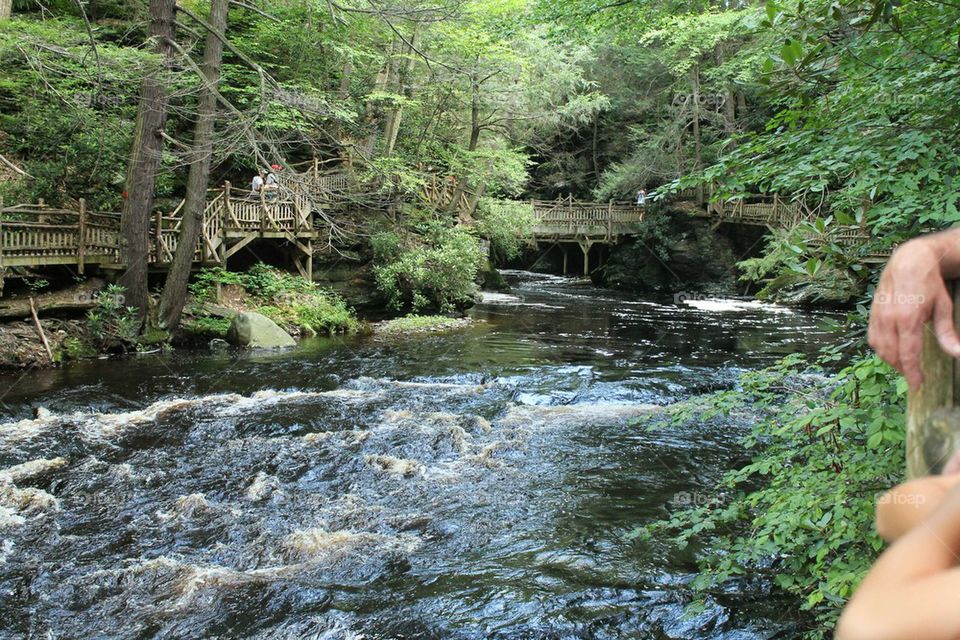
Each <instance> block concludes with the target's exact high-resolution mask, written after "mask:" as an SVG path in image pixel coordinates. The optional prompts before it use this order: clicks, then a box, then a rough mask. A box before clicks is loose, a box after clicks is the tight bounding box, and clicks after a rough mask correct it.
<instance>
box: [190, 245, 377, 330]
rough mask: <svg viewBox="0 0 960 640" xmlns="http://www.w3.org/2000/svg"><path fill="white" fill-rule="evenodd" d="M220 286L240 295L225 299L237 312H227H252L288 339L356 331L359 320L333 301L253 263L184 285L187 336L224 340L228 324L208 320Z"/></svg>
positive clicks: (332, 297) (303, 283)
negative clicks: (187, 299) (186, 288)
mask: <svg viewBox="0 0 960 640" xmlns="http://www.w3.org/2000/svg"><path fill="white" fill-rule="evenodd" d="M224 286H227V287H231V286H232V287H234V288H235V289H234V291H236V292H239V293H241V295H240V296H233V297H231V298H230V303H232V304H233V305H234V306H236V307H240V308H232V309H229V311H234V312H236V311H241V310H250V311H256V312H258V313H261V314H263V315H265V316H267V317H268V318H270V319H271V320H273V321H274V322H276V323H277V324H278V325H280V326H281V327H283V328H284V329H286V330H287V331H288V332H290V333H292V334H294V335H308V336H314V335H334V334H338V333H355V332H356V331H358V330H359V329H360V328H361V323H360V321H359V320H358V319H357V318H356V316H355V315H354V314H353V312H352V311H351V310H350V309H349V308H348V307H347V304H346V303H345V302H344V301H343V300H342V299H341V298H340V297H339V296H337V295H335V294H333V293H331V292H328V291H324V290H322V289H320V288H319V287H318V286H317V285H316V284H315V283H313V282H309V281H308V280H306V279H305V278H303V277H301V276H297V275H293V274H290V273H287V272H285V271H282V270H280V269H276V268H273V267H270V266H267V265H265V264H263V263H259V264H256V265H254V266H253V267H251V268H250V269H249V270H248V271H246V272H243V273H237V272H233V271H227V270H225V269H223V268H219V267H217V268H212V269H204V270H203V271H201V272H200V273H199V274H197V276H196V278H195V279H194V282H193V283H192V284H191V285H190V293H191V294H192V304H191V305H190V308H189V313H190V316H191V319H190V320H188V321H187V323H186V325H185V328H186V329H187V330H188V331H190V332H192V333H195V334H199V335H203V336H207V337H217V338H224V337H226V334H227V329H229V328H230V321H229V319H227V318H225V317H222V315H221V316H219V317H218V316H215V315H211V314H212V310H211V307H210V305H212V304H216V303H218V302H221V300H218V297H217V294H218V291H222V288H223V287H224ZM219 313H220V314H223V313H224V311H223V310H220V311H219Z"/></svg>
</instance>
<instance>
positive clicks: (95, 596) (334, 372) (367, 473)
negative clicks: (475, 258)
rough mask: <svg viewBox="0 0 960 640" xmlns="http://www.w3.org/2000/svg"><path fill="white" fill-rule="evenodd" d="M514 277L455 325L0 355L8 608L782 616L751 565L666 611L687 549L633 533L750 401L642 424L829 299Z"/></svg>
mask: <svg viewBox="0 0 960 640" xmlns="http://www.w3.org/2000/svg"><path fill="white" fill-rule="evenodd" d="M507 277H508V279H509V280H510V281H511V283H512V284H513V285H514V286H515V288H514V291H513V292H511V293H510V294H489V295H488V296H487V298H486V299H485V301H484V302H483V303H482V304H480V305H478V306H477V307H476V308H475V309H473V310H472V312H471V315H472V317H473V318H475V319H476V320H477V321H478V322H477V323H476V324H475V325H473V326H471V327H469V328H466V329H462V330H458V331H456V332H452V333H445V334H439V335H438V334H432V335H431V334H423V335H414V336H408V337H404V338H400V339H393V338H391V339H377V338H370V337H366V338H349V339H317V340H313V341H307V342H304V343H302V344H301V345H300V346H299V347H298V348H297V349H296V350H294V351H290V352H284V353H263V352H261V353H234V352H224V353H214V352H211V353H207V352H178V353H173V354H170V355H160V354H155V355H142V356H138V357H132V358H130V359H127V360H121V361H117V360H95V361H90V362H84V363H79V364H75V365H71V366H70V367H67V368H64V369H60V370H51V371H43V372H32V373H29V374H26V375H18V376H5V377H4V378H2V379H0V396H2V397H0V401H2V403H3V404H2V409H3V410H4V416H3V417H2V418H0V468H2V469H6V471H3V472H0V634H2V636H3V637H11V638H19V637H38V638H39V637H43V638H90V637H109V638H148V637H162V638H192V637H220V638H233V637H251V638H252V637H258V638H324V639H331V640H332V639H353V640H361V639H365V640H373V639H388V638H390V639H401V638H405V639H410V638H437V639H440V638H451V639H461V638H462V639H480V638H504V639H506V638H512V639H521V638H523V639H527V638H543V639H547V638H556V639H561V638H563V639H567V638H569V639H574V638H598V639H599V638H602V639H607V638H611V639H612V638H658V639H666V638H670V639H674V638H677V639H679V638H709V639H720V638H724V639H733V638H738V639H740V638H742V639H747V638H750V639H753V638H787V637H794V636H795V635H796V633H797V632H798V631H797V629H796V626H795V621H796V620H797V619H798V618H799V615H798V614H797V609H796V606H795V603H793V602H791V601H789V600H783V599H778V598H776V597H774V596H772V595H771V592H770V590H769V589H768V587H767V586H765V585H764V584H762V583H759V584H749V585H747V584H744V585H740V586H731V587H729V588H728V589H727V590H725V591H724V592H722V593H718V594H715V595H714V596H712V597H711V599H710V601H709V602H708V606H707V608H706V610H705V611H704V612H703V613H701V614H698V615H696V616H694V617H685V616H684V615H683V609H684V604H685V603H687V602H689V600H690V595H689V592H688V590H687V589H686V588H685V585H686V584H687V583H688V582H689V581H690V580H691V579H692V578H693V577H694V576H695V571H696V569H695V566H694V565H693V564H692V562H691V559H690V557H688V556H686V555H684V554H680V553H677V552H676V551H675V550H672V549H671V548H670V547H669V546H667V545H666V544H665V543H663V542H662V541H656V540H654V541H652V542H642V543H641V542H635V541H631V540H630V539H629V538H628V536H627V534H628V533H629V532H630V531H631V530H632V529H634V528H635V527H637V526H638V525H642V524H644V523H649V522H652V521H654V520H656V519H659V518H661V517H664V516H667V515H668V514H669V513H671V512H672V511H674V510H676V509H678V508H679V507H680V506H682V504H683V503H684V501H686V500H689V499H691V496H697V495H703V494H704V493H705V492H709V491H710V490H711V487H713V486H714V485H715V482H716V479H717V478H718V477H719V475H720V474H721V473H722V471H723V470H724V469H725V468H728V467H729V466H730V465H733V464H736V463H737V462H738V461H740V460H742V455H743V454H742V452H741V451H740V450H739V448H738V446H737V444H736V442H737V438H738V437H739V436H740V435H742V433H743V429H744V426H743V425H737V424H709V425H693V426H691V427H689V428H684V429H668V430H660V431H655V432H651V431H647V430H645V429H643V428H640V427H638V426H636V425H634V424H633V422H634V419H635V418H637V417H642V416H644V415H647V414H649V413H651V412H653V411H656V410H657V407H658V406H662V405H666V404H669V403H672V402H676V401H678V400H681V399H683V398H686V397H689V396H690V395H691V394H695V393H701V392H705V391H708V390H710V389H714V388H720V387H725V386H729V385H731V384H733V383H734V381H735V380H736V377H737V375H738V373H740V372H742V371H744V370H747V369H751V368H757V367H761V366H763V365H765V364H768V363H771V362H773V361H775V360H776V359H778V358H779V357H781V356H783V355H786V354H789V353H793V352H797V351H801V352H810V353H812V352H814V351H815V350H816V349H817V348H818V346H820V345H821V344H823V343H825V342H827V341H829V340H831V339H832V336H830V334H829V333H828V332H827V330H826V329H823V328H821V324H822V323H821V320H822V317H820V316H816V315H811V314H806V313H801V312H796V311H790V310H786V309H780V308H776V307H770V306H764V305H760V304H757V303H751V302H742V301H710V300H690V301H688V302H687V303H684V304H674V303H672V302H670V301H660V302H655V301H647V300H636V299H632V298H630V297H629V296H626V295H622V294H617V293H612V292H609V291H602V290H597V289H594V288H592V287H590V286H589V284H587V283H584V282H582V281H577V280H570V279H564V278H558V277H553V276H546V275H534V274H530V273H524V272H508V273H507Z"/></svg>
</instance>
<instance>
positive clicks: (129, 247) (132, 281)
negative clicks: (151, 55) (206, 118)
mask: <svg viewBox="0 0 960 640" xmlns="http://www.w3.org/2000/svg"><path fill="white" fill-rule="evenodd" d="M175 14H176V0H151V1H150V26H149V29H148V37H149V38H150V39H151V40H155V42H156V44H155V46H154V52H155V53H157V54H159V55H160V56H162V57H163V62H164V64H163V66H162V67H161V68H160V69H157V70H155V71H154V72H153V73H150V74H148V75H146V76H145V77H144V78H143V82H142V83H141V85H140V104H139V106H138V108H137V123H136V127H135V129H134V134H133V146H132V148H131V151H130V159H129V162H128V164H127V180H126V186H125V189H124V191H125V192H126V200H125V201H124V203H123V211H122V214H123V216H122V218H121V222H120V239H121V250H122V254H123V259H124V262H125V263H126V266H127V269H126V271H125V272H124V273H123V275H122V276H121V277H120V284H122V285H123V286H124V287H125V288H126V294H125V295H126V301H127V304H128V305H129V306H132V307H135V308H136V309H137V312H138V313H139V314H140V318H141V319H143V318H144V317H145V316H146V313H147V308H148V304H149V292H148V290H147V260H148V257H149V242H150V213H151V209H153V195H154V194H153V191H154V187H155V184H156V177H157V171H158V169H159V168H160V160H161V153H162V151H163V138H162V137H161V136H160V133H161V132H162V131H163V127H164V124H165V123H166V120H167V103H168V96H167V91H166V88H165V86H164V82H165V79H164V77H163V75H164V73H163V72H164V70H165V69H166V68H167V67H168V66H169V65H170V63H171V60H172V56H173V47H172V46H171V44H170V43H171V42H172V41H173V39H174V37H175V36H176V26H175V17H176V16H175Z"/></svg>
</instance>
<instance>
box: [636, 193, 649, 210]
mask: <svg viewBox="0 0 960 640" xmlns="http://www.w3.org/2000/svg"><path fill="white" fill-rule="evenodd" d="M645 204H647V190H646V189H640V191H637V206H638V207H642V206H643V205H645Z"/></svg>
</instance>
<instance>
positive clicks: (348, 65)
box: [337, 59, 353, 100]
mask: <svg viewBox="0 0 960 640" xmlns="http://www.w3.org/2000/svg"><path fill="white" fill-rule="evenodd" d="M352 75H353V63H352V62H351V61H350V60H349V59H347V61H346V62H345V63H343V72H342V73H341V74H340V88H339V89H338V90H337V99H338V100H346V99H347V98H349V97H350V76H352Z"/></svg>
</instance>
